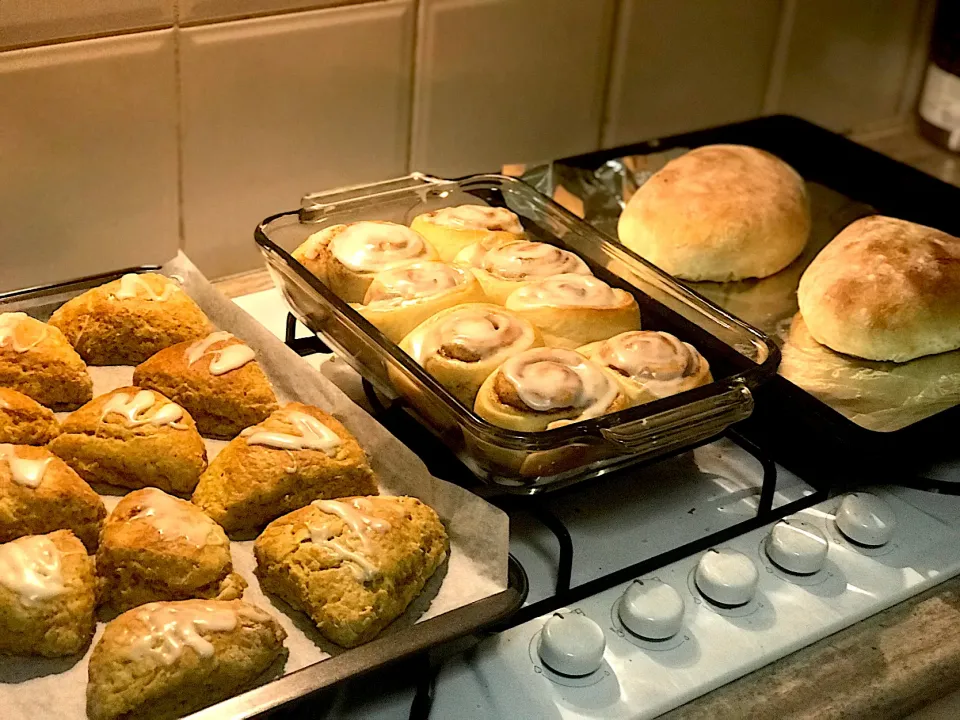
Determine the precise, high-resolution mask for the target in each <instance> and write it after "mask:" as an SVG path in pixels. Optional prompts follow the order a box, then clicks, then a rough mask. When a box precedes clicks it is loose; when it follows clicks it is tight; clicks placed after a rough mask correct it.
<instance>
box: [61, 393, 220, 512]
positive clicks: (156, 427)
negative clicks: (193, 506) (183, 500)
mask: <svg viewBox="0 0 960 720" xmlns="http://www.w3.org/2000/svg"><path fill="white" fill-rule="evenodd" d="M50 449H51V450H52V451H53V452H54V453H56V454H57V455H59V456H60V457H61V458H63V459H64V460H65V461H66V463H67V464H68V465H69V466H70V467H72V468H73V469H74V470H76V471H77V474H79V475H80V477H82V478H83V479H84V480H86V481H87V482H89V483H102V484H105V485H114V486H117V487H127V488H141V487H148V486H152V487H158V488H160V489H161V490H166V491H168V492H174V493H189V492H192V491H193V489H194V488H195V487H196V485H197V481H198V480H199V479H200V473H202V472H203V470H204V469H205V468H206V466H207V450H206V447H205V446H204V444H203V438H201V437H200V434H199V433H198V432H197V426H196V423H194V422H193V418H191V417H190V415H189V414H188V413H187V412H186V411H185V410H183V408H181V407H180V406H179V405H177V404H175V403H171V402H170V401H169V400H168V399H167V398H165V397H163V395H161V394H160V393H157V392H154V391H153V390H143V389H142V388H138V387H124V388H117V389H116V390H112V391H111V392H108V393H106V394H104V395H101V396H100V397H98V398H95V399H94V400H91V401H90V402H88V403H87V404H86V405H84V406H83V407H82V408H80V409H79V410H77V411H76V412H73V413H71V414H70V416H69V417H68V418H67V419H66V420H64V421H63V433H62V434H61V435H60V436H59V437H56V438H54V440H53V442H51V443H50Z"/></svg>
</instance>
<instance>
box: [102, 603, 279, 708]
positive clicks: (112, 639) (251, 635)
mask: <svg viewBox="0 0 960 720" xmlns="http://www.w3.org/2000/svg"><path fill="white" fill-rule="evenodd" d="M286 636H287V634H286V633H285V632H284V631H283V628H281V627H280V625H279V624H278V623H277V621H276V620H274V619H273V618H272V617H271V616H270V615H268V614H267V613H266V612H264V611H263V610H261V609H260V608H258V607H255V606H253V605H249V604H247V603H245V602H241V601H239V600H234V601H232V602H220V601H216V600H184V601H182V602H161V603H150V604H149V605H143V606H142V607H138V608H134V609H133V610H130V611H128V612H125V613H124V614H123V615H121V616H119V617H117V618H115V619H114V620H112V621H110V622H109V623H107V627H106V628H105V629H104V631H103V635H102V636H101V637H100V640H99V642H97V644H96V646H95V647H94V648H93V653H92V654H91V655H90V667H89V670H88V673H89V679H90V681H89V684H88V685H87V717H88V718H89V720H116V719H118V718H125V719H132V718H136V720H158V719H159V718H179V717H183V716H184V715H188V714H190V713H192V712H195V711H197V710H199V709H200V708H203V707H205V706H207V705H211V704H213V703H215V702H219V701H220V700H224V699H225V698H228V697H231V696H233V695H236V694H237V693H239V692H241V691H243V690H245V689H246V687H248V686H249V685H251V684H252V683H253V681H255V680H256V679H257V678H258V677H259V676H260V675H261V674H262V673H263V672H264V671H266V670H267V669H268V668H270V666H271V665H273V664H274V662H276V661H277V659H278V658H279V657H280V655H281V653H282V652H283V641H284V639H285V638H286Z"/></svg>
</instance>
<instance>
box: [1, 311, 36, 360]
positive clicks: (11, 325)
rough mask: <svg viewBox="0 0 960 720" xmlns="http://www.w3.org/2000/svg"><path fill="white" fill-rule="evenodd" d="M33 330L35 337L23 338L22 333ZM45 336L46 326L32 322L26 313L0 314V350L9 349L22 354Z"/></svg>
mask: <svg viewBox="0 0 960 720" xmlns="http://www.w3.org/2000/svg"><path fill="white" fill-rule="evenodd" d="M30 328H34V329H36V330H37V334H36V337H34V338H29V337H27V338H25V337H23V332H24V331H27V330H29V329H30ZM46 336H47V326H46V325H44V324H43V323H42V322H40V321H39V320H34V319H33V318H31V317H30V316H29V315H27V314H26V313H22V312H12V313H3V314H0V348H7V347H9V348H11V349H12V350H13V351H14V352H18V353H24V352H27V351H28V350H32V349H33V348H35V347H36V346H37V345H39V344H40V343H41V342H43V339H44V338H45V337H46Z"/></svg>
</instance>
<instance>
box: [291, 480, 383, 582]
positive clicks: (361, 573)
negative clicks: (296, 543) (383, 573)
mask: <svg viewBox="0 0 960 720" xmlns="http://www.w3.org/2000/svg"><path fill="white" fill-rule="evenodd" d="M311 505H315V506H316V507H317V508H319V509H320V510H322V511H323V512H325V513H328V514H330V515H336V516H337V517H338V518H340V519H341V520H342V521H343V523H344V524H345V525H346V526H347V528H348V529H349V530H350V532H351V533H353V534H354V535H355V536H356V537H357V538H358V539H359V540H360V550H359V551H354V550H349V549H347V548H345V547H344V546H343V545H342V544H341V543H339V542H337V540H335V539H334V537H335V535H334V533H333V529H332V527H331V526H330V523H329V521H327V522H321V523H312V522H308V523H307V529H308V530H309V531H310V541H311V542H314V543H316V544H318V545H322V546H323V547H324V548H326V549H327V550H329V551H330V552H332V553H333V554H334V555H336V556H337V557H339V558H340V560H341V561H344V562H348V563H350V569H351V570H352V571H353V573H354V575H356V577H357V578H358V579H360V580H363V581H369V580H372V579H373V578H374V577H376V575H377V573H378V572H379V571H380V569H379V567H378V566H377V564H376V563H375V562H373V560H371V559H370V557H369V555H371V554H372V552H373V547H372V546H371V544H370V537H369V536H370V533H371V532H376V533H380V534H383V533H385V532H387V531H388V530H389V529H390V523H389V522H387V521H386V520H384V519H383V518H380V517H377V516H375V515H371V514H370V512H371V511H372V507H371V503H370V501H369V500H367V499H365V498H354V499H353V500H351V501H350V502H342V501H340V500H314V501H313V502H312V503H311ZM341 537H342V535H341Z"/></svg>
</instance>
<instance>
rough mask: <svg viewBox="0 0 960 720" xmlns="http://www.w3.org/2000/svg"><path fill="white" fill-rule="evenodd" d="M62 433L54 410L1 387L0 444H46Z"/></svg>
mask: <svg viewBox="0 0 960 720" xmlns="http://www.w3.org/2000/svg"><path fill="white" fill-rule="evenodd" d="M59 434H60V423H59V422H57V416H56V415H54V414H53V411H52V410H51V409H50V408H46V407H44V406H43V405H41V404H40V403H38V402H37V401H36V400H34V399H33V398H31V397H28V396H26V395H24V394H23V393H21V392H17V391H16V390H11V389H10V388H2V387H0V443H13V444H14V445H46V444H47V443H48V442H50V441H51V440H53V439H54V438H55V437H56V436H57V435H59Z"/></svg>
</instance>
